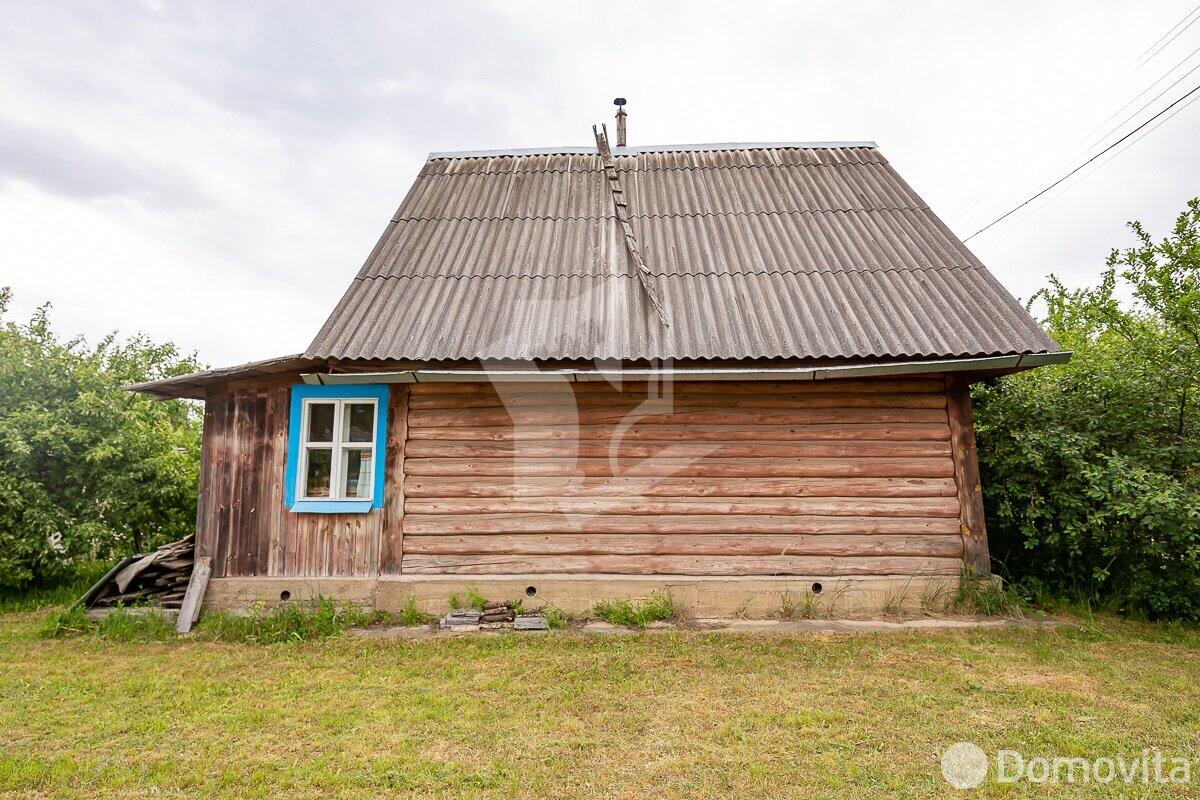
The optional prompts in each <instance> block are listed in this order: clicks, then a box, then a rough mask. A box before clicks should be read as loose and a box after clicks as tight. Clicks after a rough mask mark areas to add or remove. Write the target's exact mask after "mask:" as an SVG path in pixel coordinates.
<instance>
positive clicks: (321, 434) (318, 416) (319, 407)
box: [308, 403, 336, 442]
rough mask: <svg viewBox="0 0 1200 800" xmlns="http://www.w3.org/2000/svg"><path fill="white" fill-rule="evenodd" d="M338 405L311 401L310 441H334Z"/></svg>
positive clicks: (309, 417)
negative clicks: (335, 410)
mask: <svg viewBox="0 0 1200 800" xmlns="http://www.w3.org/2000/svg"><path fill="white" fill-rule="evenodd" d="M335 408H336V406H335V405H334V404H333V403H309V405H308V441H310V442H332V441H333V415H334V409H335Z"/></svg>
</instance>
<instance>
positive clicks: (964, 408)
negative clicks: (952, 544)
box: [946, 376, 992, 576]
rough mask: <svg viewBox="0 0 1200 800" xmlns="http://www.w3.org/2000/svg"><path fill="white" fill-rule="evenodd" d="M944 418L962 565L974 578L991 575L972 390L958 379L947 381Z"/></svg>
mask: <svg viewBox="0 0 1200 800" xmlns="http://www.w3.org/2000/svg"><path fill="white" fill-rule="evenodd" d="M946 394H947V397H948V400H949V402H948V404H947V408H946V411H947V416H948V417H949V420H950V442H951V447H952V450H953V453H954V456H953V459H954V478H955V481H956V482H957V483H958V498H959V504H960V506H961V508H962V537H963V562H964V564H965V565H966V568H967V569H968V570H970V571H972V572H974V573H975V574H977V575H980V576H988V575H991V574H992V561H991V557H990V556H989V554H988V540H987V526H986V523H985V521H984V513H983V488H982V486H981V485H980V480H979V461H978V460H977V455H976V448H975V422H974V419H973V417H972V413H971V387H970V384H969V383H967V381H966V380H965V379H964V378H962V377H960V376H950V377H948V378H947V379H946Z"/></svg>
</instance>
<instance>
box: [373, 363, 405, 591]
mask: <svg viewBox="0 0 1200 800" xmlns="http://www.w3.org/2000/svg"><path fill="white" fill-rule="evenodd" d="M410 396H411V394H410V391H409V388H408V387H407V386H394V387H392V391H391V394H390V395H389V400H388V440H387V468H386V470H385V472H384V474H385V476H386V479H385V480H384V486H383V491H384V496H383V509H382V510H383V513H382V514H381V515H380V520H379V527H380V537H379V538H380V541H379V571H380V572H383V573H387V574H397V573H399V572H400V565H401V558H402V556H403V552H404V451H405V443H406V442H407V441H408V406H409V397H410Z"/></svg>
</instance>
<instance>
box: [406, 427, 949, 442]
mask: <svg viewBox="0 0 1200 800" xmlns="http://www.w3.org/2000/svg"><path fill="white" fill-rule="evenodd" d="M614 437H616V438H617V439H618V440H619V441H625V442H628V441H646V440H650V441H664V442H676V441H691V442H743V441H795V440H800V441H862V440H866V441H880V442H883V441H887V442H915V441H938V442H948V441H950V426H949V425H948V424H947V423H945V422H942V423H927V422H922V423H905V422H894V423H890V424H886V425H871V424H849V425H846V424H838V425H641V424H636V425H629V426H626V425H522V426H521V427H519V428H514V427H512V426H495V427H474V428H473V427H440V428H413V429H411V430H410V431H409V441H419V440H429V441H439V442H446V441H468V442H512V441H522V442H524V441H576V440H582V441H608V440H611V439H612V438H614Z"/></svg>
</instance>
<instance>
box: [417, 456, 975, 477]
mask: <svg viewBox="0 0 1200 800" xmlns="http://www.w3.org/2000/svg"><path fill="white" fill-rule="evenodd" d="M405 468H406V469H407V471H408V474H409V475H414V476H442V477H451V476H474V475H489V476H499V477H503V476H511V475H525V476H542V477H554V476H563V477H607V476H610V475H624V476H631V477H632V476H655V477H667V476H676V477H708V478H734V477H738V478H771V477H775V478H786V477H792V478H843V477H845V478H849V477H860V478H868V477H873V478H946V477H953V476H954V464H953V463H952V462H951V459H950V458H949V457H946V458H846V459H837V458H655V459H649V460H637V459H608V458H580V459H574V458H562V459H552V458H543V459H535V460H525V459H512V458H471V459H463V458H407V459H405Z"/></svg>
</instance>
